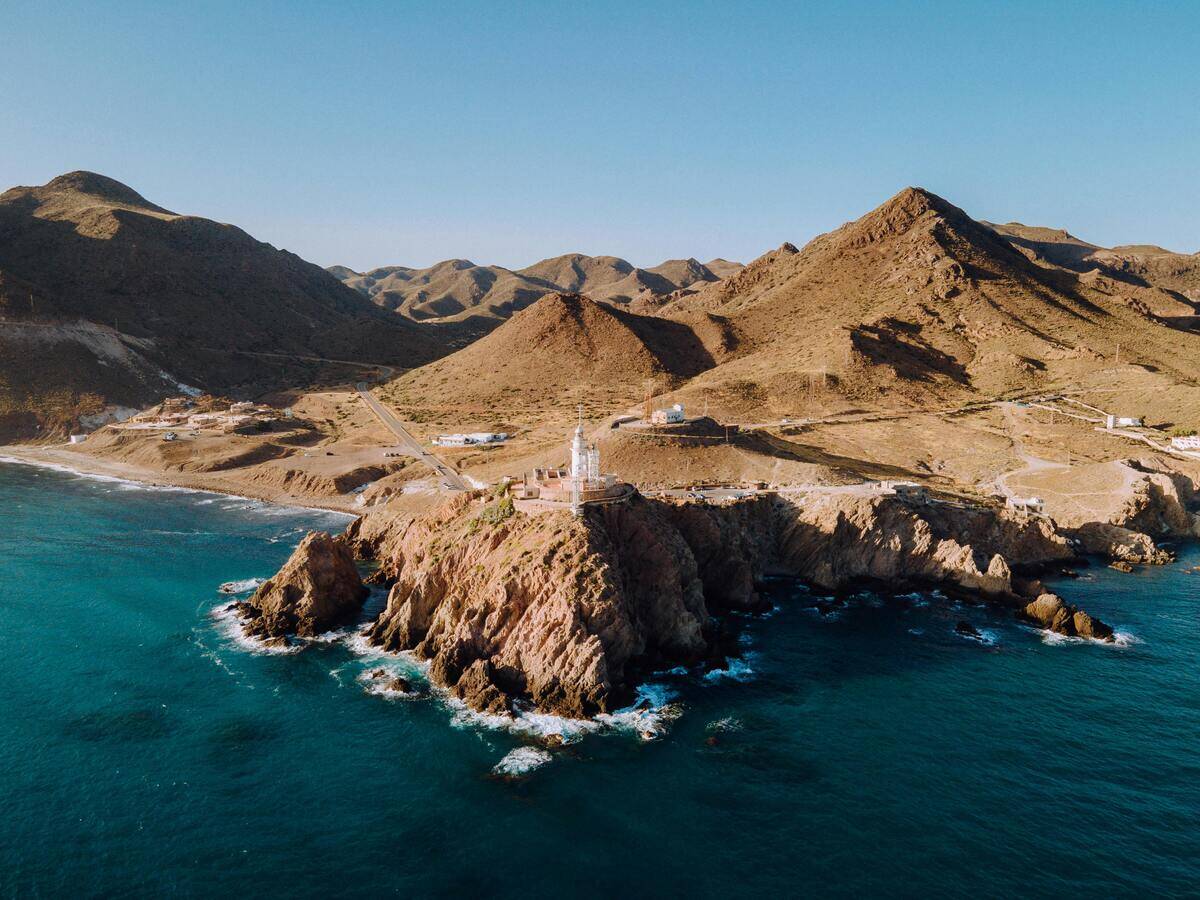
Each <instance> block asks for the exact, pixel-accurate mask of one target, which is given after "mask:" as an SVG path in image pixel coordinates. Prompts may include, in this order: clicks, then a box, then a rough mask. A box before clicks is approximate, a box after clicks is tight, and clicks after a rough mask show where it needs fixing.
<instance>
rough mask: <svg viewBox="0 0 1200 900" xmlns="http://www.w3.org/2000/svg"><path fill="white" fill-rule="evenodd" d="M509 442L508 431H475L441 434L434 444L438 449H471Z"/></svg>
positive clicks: (434, 440)
mask: <svg viewBox="0 0 1200 900" xmlns="http://www.w3.org/2000/svg"><path fill="white" fill-rule="evenodd" d="M507 440H508V432H506V431H475V432H472V433H471V434H439V435H438V436H437V437H435V438H434V439H433V443H434V444H435V445H436V446H438V447H470V446H473V445H476V444H499V443H502V442H504V441H507Z"/></svg>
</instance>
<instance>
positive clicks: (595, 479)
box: [517, 423, 630, 515]
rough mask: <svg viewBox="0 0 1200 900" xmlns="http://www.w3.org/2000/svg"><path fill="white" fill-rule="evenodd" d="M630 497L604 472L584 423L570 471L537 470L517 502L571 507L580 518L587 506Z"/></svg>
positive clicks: (573, 447) (575, 441) (575, 438)
mask: <svg viewBox="0 0 1200 900" xmlns="http://www.w3.org/2000/svg"><path fill="white" fill-rule="evenodd" d="M629 493H630V492H629V490H628V488H627V486H626V485H624V484H621V483H620V482H618V481H617V476H616V475H614V474H612V473H611V472H602V471H601V469H600V448H599V447H597V446H596V445H595V444H588V443H587V440H586V438H584V436H583V424H582V423H580V425H579V426H578V427H577V428H576V429H575V434H574V436H573V437H572V439H571V466H570V468H567V469H562V468H539V469H534V470H533V471H532V472H530V473H528V474H526V476H525V479H524V481H523V482H522V483H521V485H520V487H519V488H518V490H517V499H519V500H540V501H543V502H546V503H552V504H569V505H570V507H571V511H572V512H573V513H575V515H580V514H581V513H582V512H583V507H584V505H585V504H588V503H609V502H613V501H616V500H621V499H623V498H625V497H626V496H628V494H629Z"/></svg>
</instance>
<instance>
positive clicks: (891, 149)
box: [0, 0, 1200, 269]
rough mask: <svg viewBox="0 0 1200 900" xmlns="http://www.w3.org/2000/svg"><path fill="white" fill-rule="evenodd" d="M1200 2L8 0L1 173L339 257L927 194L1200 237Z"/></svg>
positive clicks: (625, 245) (732, 226) (1007, 211)
mask: <svg viewBox="0 0 1200 900" xmlns="http://www.w3.org/2000/svg"><path fill="white" fill-rule="evenodd" d="M1198 47H1200V3H1197V2H1194V0H1193V2H1186V3H1152V2H1147V3H1112V2H1093V3H1077V4H1076V3H1062V2H1036V3H1032V2H1030V3H1027V2H1014V3H999V2H993V3H910V2H886V3H883V2H881V3H824V4H819V5H817V4H813V5H812V6H807V5H802V4H793V3H730V2H712V3H686V4H685V3H666V2H663V3H653V2H638V3H605V2H599V0H597V2H592V3H570V4H568V3H545V4H542V3H536V4H535V3H524V4H520V3H512V4H509V3H501V2H489V3H459V4H454V3H428V4H425V3H421V4H417V3H367V2H358V3H355V2H343V3H334V2H330V3H321V4H319V3H302V2H291V3H256V2H251V0H241V2H235V3H222V2H197V3H194V4H193V3H168V2H152V3H151V2H147V3H140V2H126V3H117V2H112V3H84V2H79V3H54V2H37V3H34V2H24V0H4V2H3V3H0V183H2V184H3V185H4V186H8V185H12V184H41V183H44V182H45V181H47V180H49V179H50V178H52V177H53V176H55V175H57V174H61V173H62V172H65V171H69V170H72V169H91V170H95V171H99V172H102V173H104V174H107V175H110V176H112V177H114V178H117V179H119V180H120V181H123V182H125V183H127V184H129V185H130V186H132V187H134V188H135V189H137V190H138V191H140V192H141V193H142V194H144V195H145V196H146V197H148V198H149V199H151V200H153V201H155V202H157V203H160V204H162V205H164V206H167V207H169V208H171V209H174V210H176V211H179V212H187V213H193V214H197V215H203V216H208V217H210V218H215V219H219V220H221V221H226V222H233V223H235V224H238V225H240V226H242V227H243V228H245V229H246V230H247V231H249V232H250V233H251V234H253V235H255V236H256V237H258V238H261V239H262V240H266V241H270V242H271V243H273V244H275V245H276V246H280V247H285V248H287V249H289V250H292V251H294V252H296V253H299V254H300V255H301V256H304V257H305V258H307V259H310V260H312V261H314V262H317V263H320V264H322V265H329V264H332V263H344V264H347V265H350V266H353V267H355V268H360V269H361V268H367V267H372V266H376V265H384V264H388V263H404V264H409V265H427V264H430V263H432V262H435V261H437V260H439V259H443V258H446V257H451V256H461V257H468V258H471V259H473V260H475V261H476V262H494V263H499V264H502V265H509V266H521V265H527V264H529V263H531V262H534V261H535V260H537V259H539V258H542V257H545V256H550V255H554V254H557V253H562V252H566V251H571V250H580V251H583V252H587V253H595V254H598V253H611V254H616V255H619V256H624V257H626V258H627V259H630V260H631V261H633V262H634V263H636V264H639V265H652V264H654V263H657V262H659V261H661V260H662V259H664V258H668V257H677V256H696V257H699V258H701V259H708V258H709V257H712V256H726V257H730V258H736V259H742V260H746V259H749V258H752V257H754V256H756V255H758V254H759V253H761V252H763V251H764V250H766V249H768V248H770V247H773V246H776V245H778V244H780V243H782V242H783V241H785V240H790V241H793V242H794V243H797V244H800V243H803V242H804V241H806V240H808V239H809V238H810V237H812V236H813V235H815V234H817V233H820V232H822V231H827V230H829V229H830V228H833V227H836V226H837V225H839V224H841V223H842V222H844V221H846V220H849V219H852V218H855V217H857V216H858V215H861V214H862V213H863V212H866V211H867V210H869V209H870V208H872V207H874V206H876V205H877V204H879V203H881V202H882V201H883V200H885V199H886V198H887V197H889V196H891V195H892V194H894V193H895V192H896V191H898V190H899V189H901V188H902V187H904V186H905V185H908V184H917V185H921V186H924V187H927V188H929V189H930V190H932V191H935V192H936V193H939V194H941V195H942V196H944V197H946V198H947V199H949V200H951V201H952V202H954V203H956V204H958V205H959V206H962V207H963V208H964V209H966V210H967V211H968V212H969V213H971V214H972V215H974V216H976V217H978V218H987V219H993V220H999V221H1010V220H1014V219H1016V220H1020V221H1024V222H1027V223H1035V224H1045V225H1052V226H1058V227H1066V228H1068V229H1069V230H1070V231H1072V232H1073V233H1075V234H1077V235H1079V236H1081V237H1084V238H1087V239H1089V240H1092V241H1095V242H1097V243H1101V244H1106V245H1111V244H1115V243H1132V242H1150V243H1158V244H1163V245H1165V246H1167V247H1170V248H1172V249H1177V250H1186V251H1189V252H1191V251H1195V250H1200V56H1198V55H1197V54H1198V50H1197V48H1198Z"/></svg>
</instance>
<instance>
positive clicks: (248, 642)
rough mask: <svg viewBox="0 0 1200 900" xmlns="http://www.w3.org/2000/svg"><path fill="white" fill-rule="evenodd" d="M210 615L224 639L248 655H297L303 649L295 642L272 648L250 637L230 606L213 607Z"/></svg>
mask: <svg viewBox="0 0 1200 900" xmlns="http://www.w3.org/2000/svg"><path fill="white" fill-rule="evenodd" d="M210 615H211V616H212V617H213V619H214V620H216V623H217V627H218V628H219V629H220V630H221V633H222V634H224V635H225V637H226V638H228V639H229V640H230V641H231V642H232V643H234V644H236V645H237V646H238V647H239V648H241V649H242V650H247V651H249V652H250V653H259V654H264V655H269V656H284V655H287V654H289V653H299V652H300V651H301V650H303V649H304V645H303V644H301V643H297V642H295V641H293V642H290V643H288V644H285V645H282V646H274V645H271V644H268V643H267V642H266V641H263V640H261V639H260V638H255V637H250V636H249V635H248V634H246V632H245V630H244V629H243V628H242V620H241V617H240V616H239V615H238V614H237V611H236V610H234V609H231V608H230V604H223V605H221V606H218V607H215V608H214V609H213V611H212V612H211V613H210Z"/></svg>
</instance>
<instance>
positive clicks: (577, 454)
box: [571, 403, 590, 516]
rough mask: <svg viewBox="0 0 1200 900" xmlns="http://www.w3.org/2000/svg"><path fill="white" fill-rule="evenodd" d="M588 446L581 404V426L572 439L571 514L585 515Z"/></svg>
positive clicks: (580, 405)
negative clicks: (584, 492) (584, 433)
mask: <svg viewBox="0 0 1200 900" xmlns="http://www.w3.org/2000/svg"><path fill="white" fill-rule="evenodd" d="M589 462H590V460H589V459H588V446H587V441H586V440H585V439H584V436H583V404H582V403H581V404H579V424H578V425H576V426H575V436H574V437H573V438H572V439H571V512H573V513H574V514H575V515H577V516H581V515H583V484H584V482H585V481H587V479H588V463H589Z"/></svg>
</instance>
